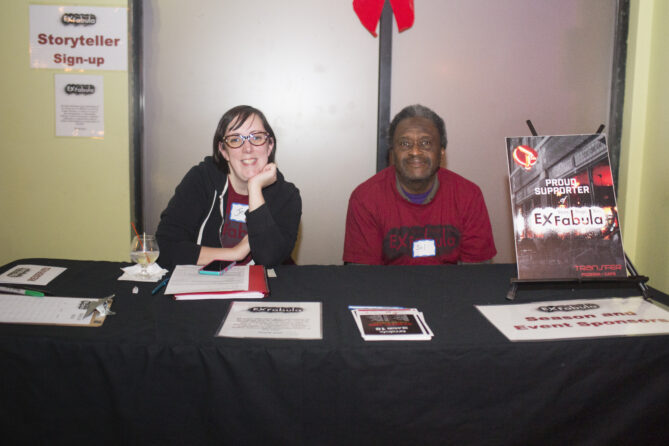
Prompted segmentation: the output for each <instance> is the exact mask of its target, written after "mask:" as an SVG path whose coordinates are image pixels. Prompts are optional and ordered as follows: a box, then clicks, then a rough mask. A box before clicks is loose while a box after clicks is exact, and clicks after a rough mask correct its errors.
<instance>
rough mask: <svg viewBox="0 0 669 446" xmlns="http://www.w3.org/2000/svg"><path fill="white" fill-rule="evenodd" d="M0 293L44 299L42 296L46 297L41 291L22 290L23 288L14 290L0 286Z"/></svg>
mask: <svg viewBox="0 0 669 446" xmlns="http://www.w3.org/2000/svg"><path fill="white" fill-rule="evenodd" d="M0 293H10V294H23V295H26V296H32V297H44V296H46V293H44V292H43V291H35V290H26V289H23V288H14V287H9V286H0Z"/></svg>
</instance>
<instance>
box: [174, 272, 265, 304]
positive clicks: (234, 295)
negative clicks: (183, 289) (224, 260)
mask: <svg viewBox="0 0 669 446" xmlns="http://www.w3.org/2000/svg"><path fill="white" fill-rule="evenodd" d="M268 295H269V286H268V284H267V275H266V274H265V267H264V266H262V265H249V288H248V289H247V290H239V291H207V292H203V293H180V294H175V295H174V300H202V299H262V298H264V297H266V296H268Z"/></svg>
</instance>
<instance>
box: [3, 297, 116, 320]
mask: <svg viewBox="0 0 669 446" xmlns="http://www.w3.org/2000/svg"><path fill="white" fill-rule="evenodd" d="M113 297H114V295H111V296H109V297H105V298H102V299H94V298H81V297H54V296H44V297H32V296H25V295H18V294H0V323H3V324H26V325H57V326H68V327H100V326H102V324H103V323H104V321H105V319H106V317H107V315H109V314H114V313H113V312H111V311H110V310H109V308H110V307H111V303H112V302H113Z"/></svg>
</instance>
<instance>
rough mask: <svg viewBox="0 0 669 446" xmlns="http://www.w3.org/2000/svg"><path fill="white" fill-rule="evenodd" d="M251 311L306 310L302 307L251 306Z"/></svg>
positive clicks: (280, 311) (287, 311) (296, 311)
mask: <svg viewBox="0 0 669 446" xmlns="http://www.w3.org/2000/svg"><path fill="white" fill-rule="evenodd" d="M249 311H250V312H251V313H300V312H302V311H304V308H302V307H251V308H249Z"/></svg>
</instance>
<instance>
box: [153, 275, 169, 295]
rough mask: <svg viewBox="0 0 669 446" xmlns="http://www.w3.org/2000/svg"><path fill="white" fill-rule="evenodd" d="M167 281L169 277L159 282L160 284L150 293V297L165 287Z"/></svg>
mask: <svg viewBox="0 0 669 446" xmlns="http://www.w3.org/2000/svg"><path fill="white" fill-rule="evenodd" d="M169 281H170V277H169V276H167V277H165V280H163V281H162V282H160V283H159V284H158V286H157V287H155V288H154V289H153V291H151V295H152V296H153V295H154V294H156V293H157V292H158V291H160V290H161V289H162V288H163V287H164V286H165V285H167V282H169Z"/></svg>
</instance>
